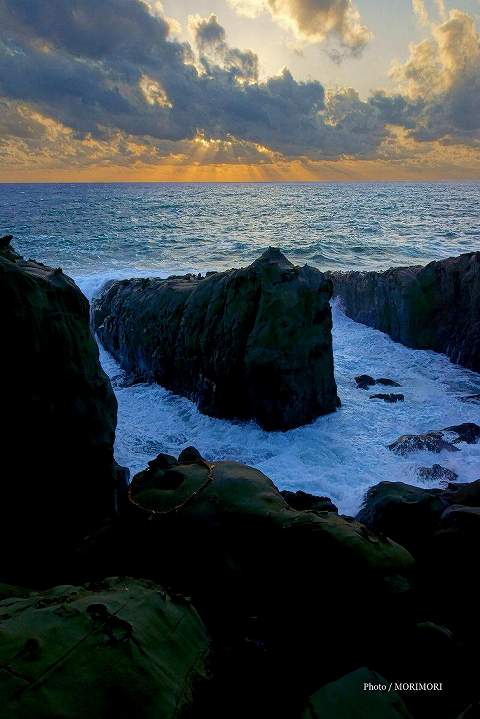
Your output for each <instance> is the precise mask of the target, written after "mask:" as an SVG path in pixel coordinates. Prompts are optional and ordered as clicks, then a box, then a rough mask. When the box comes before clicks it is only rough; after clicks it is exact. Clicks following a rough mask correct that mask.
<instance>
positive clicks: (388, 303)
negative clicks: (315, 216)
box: [329, 252, 480, 372]
mask: <svg viewBox="0 0 480 719" xmlns="http://www.w3.org/2000/svg"><path fill="white" fill-rule="evenodd" d="M329 275H330V276H331V277H332V279H333V282H334V291H335V295H336V296H337V297H340V298H341V301H342V304H343V307H344V309H345V312H346V314H347V315H348V316H349V317H351V318H352V319H354V320H356V321H357V322H362V323H363V324H365V325H368V326H369V327H374V328H375V329H378V330H381V331H382V332H386V333H387V334H389V335H390V337H391V338H392V339H394V340H396V341H398V342H402V344H404V345H407V347H414V348H416V349H430V350H435V351H436V352H443V353H445V354H446V355H447V356H448V357H449V358H450V359H451V360H452V362H456V363H457V364H461V365H463V366H464V367H468V368H470V369H473V370H476V371H477V372H479V371H480V252H470V253H467V254H463V255H460V256H459V257H450V258H448V259H446V260H440V261H437V262H430V264H428V265H426V267H418V266H417V267H396V268H394V269H389V270H387V271H386V272H355V271H353V272H333V273H329Z"/></svg>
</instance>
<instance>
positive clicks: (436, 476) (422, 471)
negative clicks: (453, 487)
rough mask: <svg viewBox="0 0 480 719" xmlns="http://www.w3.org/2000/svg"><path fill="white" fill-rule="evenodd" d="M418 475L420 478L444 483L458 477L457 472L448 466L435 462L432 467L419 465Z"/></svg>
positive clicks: (453, 480)
mask: <svg viewBox="0 0 480 719" xmlns="http://www.w3.org/2000/svg"><path fill="white" fill-rule="evenodd" d="M418 476H419V477H420V479H424V480H428V481H431V482H442V483H444V482H447V483H448V482H455V480H457V479H458V474H457V473H456V472H453V471H452V470H451V469H447V467H442V465H441V464H434V465H432V466H431V467H419V468H418Z"/></svg>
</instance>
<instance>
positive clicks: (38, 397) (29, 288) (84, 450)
mask: <svg viewBox="0 0 480 719" xmlns="http://www.w3.org/2000/svg"><path fill="white" fill-rule="evenodd" d="M10 240H11V236H6V237H4V238H2V239H1V240H0V307H1V311H0V330H1V336H2V352H1V353H0V364H1V376H2V380H3V381H2V402H1V408H0V412H1V416H2V470H3V476H2V483H1V491H2V501H1V509H0V528H1V529H0V533H1V537H0V539H1V541H2V546H3V547H4V548H6V547H7V546H8V547H10V550H9V551H5V558H4V560H3V571H4V572H5V571H7V567H10V570H11V572H13V574H15V573H17V572H18V573H20V574H21V573H22V572H24V571H25V570H26V568H27V566H28V567H30V569H31V570H32V571H36V570H37V569H38V572H39V573H40V574H42V575H43V576H44V579H45V580H47V576H46V574H47V573H46V568H45V562H44V560H45V555H48V557H49V559H50V561H51V563H52V564H53V563H55V561H56V559H57V560H58V563H59V564H61V561H62V559H61V555H62V552H63V550H64V549H65V548H66V547H67V546H70V545H71V543H73V542H75V541H77V540H78V539H79V538H81V537H83V536H84V534H85V533H87V532H88V531H89V530H90V529H91V528H92V527H95V526H96V525H98V524H99V523H100V522H101V521H102V520H103V519H105V518H106V517H108V516H111V515H112V513H113V512H114V509H115V506H114V505H115V490H116V484H117V481H118V479H119V478H120V477H121V474H122V473H121V472H120V471H119V470H118V468H117V467H116V465H115V463H114V459H113V442H114V435H115V426H116V412H117V404H116V399H115V396H114V394H113V391H112V389H111V387H110V383H109V380H108V378H107V377H106V375H105V374H104V372H103V370H102V369H101V367H100V363H99V359H98V348H97V346H96V344H95V341H94V339H93V337H92V334H91V331H90V326H89V306H88V302H87V300H86V298H85V297H84V296H83V295H82V293H81V292H80V290H79V289H78V287H77V286H76V285H75V283H74V282H73V280H71V279H70V278H69V277H67V276H66V275H64V274H63V272H62V271H61V270H59V269H56V270H54V269H52V268H50V267H46V266H44V265H41V264H39V263H36V262H33V261H24V260H23V259H22V258H21V257H20V256H19V255H18V254H17V253H16V252H15V251H14V250H13V249H12V248H11V246H10ZM93 495H94V496H95V500H94V501H92V496H93ZM39 558H41V562H40V565H38V561H39Z"/></svg>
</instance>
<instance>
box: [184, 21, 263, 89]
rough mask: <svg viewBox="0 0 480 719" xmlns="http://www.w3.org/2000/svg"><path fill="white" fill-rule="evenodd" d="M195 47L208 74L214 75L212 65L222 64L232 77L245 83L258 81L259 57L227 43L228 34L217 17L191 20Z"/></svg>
mask: <svg viewBox="0 0 480 719" xmlns="http://www.w3.org/2000/svg"><path fill="white" fill-rule="evenodd" d="M190 28H191V30H192V33H193V36H194V39H195V45H196V47H197V49H198V52H199V54H200V62H201V64H202V66H203V68H204V70H205V72H206V73H208V74H212V64H213V66H214V67H215V65H218V64H220V65H221V66H222V67H223V68H224V69H225V70H227V71H228V72H230V73H231V75H232V77H233V78H235V79H237V80H239V81H243V82H256V81H257V80H258V57H257V55H255V53H254V52H252V51H251V50H239V49H238V48H232V47H230V46H229V45H228V44H227V42H226V33H225V30H224V28H223V27H222V26H221V25H220V24H219V22H218V19H217V16H216V15H210V16H209V17H208V18H202V17H199V16H196V17H194V18H191V21H190Z"/></svg>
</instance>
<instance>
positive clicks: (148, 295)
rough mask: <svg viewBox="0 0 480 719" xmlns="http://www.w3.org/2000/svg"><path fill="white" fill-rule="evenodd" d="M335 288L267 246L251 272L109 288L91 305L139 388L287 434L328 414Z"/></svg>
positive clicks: (104, 337) (332, 397)
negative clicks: (150, 384) (156, 388)
mask: <svg viewBox="0 0 480 719" xmlns="http://www.w3.org/2000/svg"><path fill="white" fill-rule="evenodd" d="M331 294H332V284H331V281H330V280H329V279H326V277H325V275H324V274H322V273H321V272H319V271H318V270H316V269H314V268H312V267H309V266H308V265H305V266H304V267H301V268H300V267H295V266H294V265H292V264H291V263H290V262H289V261H288V260H287V259H286V258H285V257H284V255H282V253H281V252H280V251H279V250H277V249H274V248H270V249H269V250H267V251H266V252H265V253H264V254H263V255H262V256H261V257H260V258H259V259H258V260H256V261H255V262H253V263H252V264H251V265H250V266H249V267H247V268H245V269H240V270H230V271H228V272H218V273H214V274H213V275H211V276H209V277H207V278H203V279H202V278H200V279H199V278H198V277H195V276H192V275H187V276H185V277H171V278H169V279H167V280H161V279H134V280H122V281H119V282H112V283H109V285H108V286H107V287H106V289H105V290H104V292H103V294H102V295H101V297H99V298H98V299H97V300H96V301H95V303H94V313H93V316H94V323H95V327H96V330H97V332H98V335H99V337H100V340H101V341H102V343H103V345H104V346H105V347H106V349H107V350H108V351H109V352H111V354H113V356H114V357H115V358H116V359H117V360H118V362H119V363H120V364H121V366H122V367H123V369H124V370H126V372H127V373H128V374H129V375H130V377H131V378H133V379H134V380H136V381H155V382H158V383H159V384H161V385H163V386H164V387H166V388H168V389H171V390H172V391H173V392H176V393H178V394H182V395H184V396H186V397H189V398H190V399H192V400H193V401H194V402H195V403H196V404H197V405H198V408H199V409H200V411H201V412H204V413H205V414H209V415H212V416H215V417H237V418H241V419H255V420H257V421H258V422H259V423H260V424H261V426H262V427H264V428H265V429H269V430H274V429H278V430H285V429H289V428H291V427H297V426H299V425H302V424H306V423H307V422H311V421H312V420H314V419H315V418H316V417H318V416H319V415H322V414H326V413H329V412H334V411H335V409H336V408H337V406H338V404H339V402H338V398H337V389H336V385H335V380H334V376H333V353H332V336H331V329H332V318H331V310H330V304H329V300H330V298H331Z"/></svg>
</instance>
